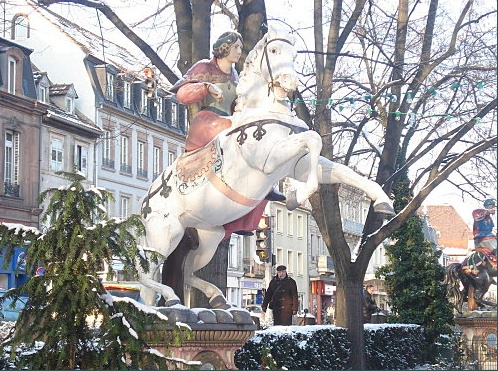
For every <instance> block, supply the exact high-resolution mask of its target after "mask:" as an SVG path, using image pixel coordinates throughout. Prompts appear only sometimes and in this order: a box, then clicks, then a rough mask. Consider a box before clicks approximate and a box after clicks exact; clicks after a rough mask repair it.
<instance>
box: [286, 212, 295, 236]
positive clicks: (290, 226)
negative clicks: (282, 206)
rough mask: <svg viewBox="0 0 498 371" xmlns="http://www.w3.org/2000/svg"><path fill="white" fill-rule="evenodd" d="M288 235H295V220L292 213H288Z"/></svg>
mask: <svg viewBox="0 0 498 371" xmlns="http://www.w3.org/2000/svg"><path fill="white" fill-rule="evenodd" d="M287 235H288V236H292V235H294V220H293V218H292V212H288V213H287Z"/></svg>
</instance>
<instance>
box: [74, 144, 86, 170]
mask: <svg viewBox="0 0 498 371" xmlns="http://www.w3.org/2000/svg"><path fill="white" fill-rule="evenodd" d="M87 162H88V148H87V147H85V146H80V145H76V146H74V165H76V169H77V170H78V171H80V172H82V173H83V175H84V176H85V177H87V176H88V174H87Z"/></svg>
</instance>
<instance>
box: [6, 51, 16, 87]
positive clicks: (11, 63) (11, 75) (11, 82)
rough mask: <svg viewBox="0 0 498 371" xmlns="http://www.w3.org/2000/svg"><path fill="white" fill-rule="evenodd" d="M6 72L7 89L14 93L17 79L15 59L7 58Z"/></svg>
mask: <svg viewBox="0 0 498 371" xmlns="http://www.w3.org/2000/svg"><path fill="white" fill-rule="evenodd" d="M7 68H8V73H7V78H8V81H7V91H8V92H9V93H10V94H14V95H15V94H16V80H17V76H16V75H17V60H16V59H14V58H13V57H9V59H8V66H7Z"/></svg>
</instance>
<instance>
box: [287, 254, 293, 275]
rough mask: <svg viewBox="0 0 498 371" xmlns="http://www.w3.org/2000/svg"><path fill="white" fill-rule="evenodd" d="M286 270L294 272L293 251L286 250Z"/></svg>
mask: <svg viewBox="0 0 498 371" xmlns="http://www.w3.org/2000/svg"><path fill="white" fill-rule="evenodd" d="M287 272H289V273H291V274H292V273H294V251H292V250H287Z"/></svg>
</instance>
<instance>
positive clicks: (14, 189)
mask: <svg viewBox="0 0 498 371" xmlns="http://www.w3.org/2000/svg"><path fill="white" fill-rule="evenodd" d="M3 186H4V193H5V195H6V196H12V197H19V189H20V186H19V184H13V183H10V182H4V183H3Z"/></svg>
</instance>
